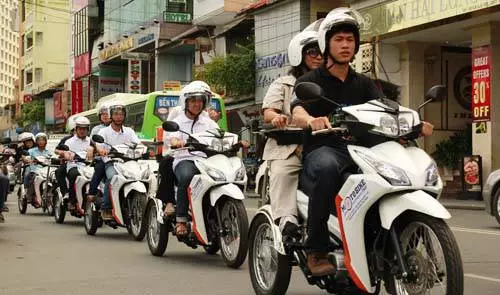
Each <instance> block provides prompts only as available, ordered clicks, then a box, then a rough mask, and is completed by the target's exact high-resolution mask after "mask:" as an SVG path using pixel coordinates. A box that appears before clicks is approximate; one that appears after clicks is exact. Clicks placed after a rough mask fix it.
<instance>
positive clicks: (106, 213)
mask: <svg viewBox="0 0 500 295" xmlns="http://www.w3.org/2000/svg"><path fill="white" fill-rule="evenodd" d="M109 117H110V118H111V124H110V125H109V126H108V127H105V128H103V129H101V130H100V131H99V135H100V136H102V137H103V138H104V142H105V143H106V144H107V145H110V146H115V145H119V144H134V143H135V144H137V143H139V138H138V137H137V135H136V134H135V132H134V130H133V129H132V128H130V127H125V126H123V123H124V122H125V118H126V117H127V110H126V108H125V105H123V104H122V103H121V102H114V103H112V104H110V106H109ZM96 149H97V153H98V154H99V155H100V156H101V157H105V156H107V155H108V152H109V150H108V149H107V148H106V145H100V144H97V146H96ZM104 162H105V165H104V167H94V169H95V170H96V172H95V173H96V174H97V173H103V170H104V171H105V175H106V183H105V186H104V196H103V202H102V205H101V209H102V218H103V219H104V220H112V219H113V215H112V205H111V201H110V196H109V186H110V183H111V179H112V178H113V176H114V175H116V174H117V172H116V170H115V168H114V167H113V162H112V161H106V160H104ZM98 170H99V171H98ZM94 196H95V195H92V194H89V196H88V198H89V199H92V198H93V197H94Z"/></svg>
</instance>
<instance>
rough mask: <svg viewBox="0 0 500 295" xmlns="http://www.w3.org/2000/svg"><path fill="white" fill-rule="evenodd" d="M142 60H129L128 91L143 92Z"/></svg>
mask: <svg viewBox="0 0 500 295" xmlns="http://www.w3.org/2000/svg"><path fill="white" fill-rule="evenodd" d="M141 75H142V73H141V60H137V59H129V60H128V92H129V93H138V94H140V93H141Z"/></svg>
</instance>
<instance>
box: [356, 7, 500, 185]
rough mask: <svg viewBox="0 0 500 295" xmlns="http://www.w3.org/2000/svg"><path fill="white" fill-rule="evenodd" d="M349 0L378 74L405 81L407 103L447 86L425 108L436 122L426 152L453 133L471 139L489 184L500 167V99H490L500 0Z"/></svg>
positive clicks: (499, 83)
mask: <svg viewBox="0 0 500 295" xmlns="http://www.w3.org/2000/svg"><path fill="white" fill-rule="evenodd" d="M351 2H352V3H351V7H353V8H355V9H357V10H358V11H359V12H360V13H361V15H362V16H363V19H364V24H363V29H362V39H364V40H365V41H368V42H370V43H371V44H372V45H373V52H374V54H376V55H375V56H374V58H373V60H376V61H377V62H376V63H375V67H374V69H373V70H374V72H375V73H376V74H377V75H378V76H379V77H381V78H385V77H387V78H388V79H389V80H391V82H394V83H396V84H399V85H400V86H401V90H402V91H401V103H402V104H403V105H405V106H409V107H411V108H414V109H417V108H418V106H419V105H420V104H421V103H422V102H423V101H424V96H425V92H426V91H427V89H429V88H430V87H431V86H433V85H436V84H442V85H445V86H446V87H447V90H448V96H447V99H446V100H444V101H442V102H436V103H431V104H430V105H428V106H427V107H425V109H424V110H423V118H424V119H425V120H426V121H429V122H431V123H432V124H433V125H434V126H435V132H434V135H433V136H431V137H429V138H426V139H425V141H424V142H423V144H424V147H425V149H426V150H427V152H429V153H432V152H434V151H435V150H436V148H437V147H438V146H437V145H438V144H439V143H440V142H442V141H443V140H447V139H449V138H450V137H451V136H453V135H454V134H457V133H460V132H462V133H466V135H468V136H472V142H470V143H469V145H472V147H471V150H472V154H473V155H479V156H481V157H482V178H483V182H484V181H485V180H486V177H487V176H488V174H489V172H490V171H492V170H494V169H499V168H500V155H499V154H498V153H495V151H496V150H498V148H499V147H500V138H499V137H498V136H496V135H497V134H499V131H500V112H498V111H499V110H500V105H499V103H500V102H499V101H498V100H495V99H493V98H494V97H495V95H497V94H499V93H500V79H498V77H497V76H496V75H495V71H494V69H495V68H498V67H500V58H498V57H497V56H500V42H499V40H500V39H499V38H500V35H499V34H498V33H497V31H496V30H497V29H498V27H499V22H500V1H487V0H477V1H427V0H421V1H409V0H393V1H373V0H369V1H368V0H367V1H351ZM470 129H471V130H472V131H468V130H470ZM470 133H472V134H470ZM449 152H450V153H451V152H452V151H449ZM457 164H458V166H461V163H457ZM452 178H453V177H452ZM477 189H478V190H479V189H480V187H479V186H477Z"/></svg>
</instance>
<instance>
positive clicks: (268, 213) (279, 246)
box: [250, 205, 286, 255]
mask: <svg viewBox="0 0 500 295" xmlns="http://www.w3.org/2000/svg"><path fill="white" fill-rule="evenodd" d="M259 215H263V216H265V217H266V218H267V219H268V221H269V224H271V229H272V231H273V241H274V249H276V251H278V253H280V254H281V255H286V253H285V248H284V247H283V237H282V236H281V231H280V228H279V227H278V226H277V225H276V224H275V223H274V218H273V214H272V210H271V205H264V206H262V207H260V208H259V210H258V211H257V213H256V214H255V217H254V218H253V220H252V223H251V224H250V228H252V226H253V222H254V220H255V219H256V218H257V217H258V216H259Z"/></svg>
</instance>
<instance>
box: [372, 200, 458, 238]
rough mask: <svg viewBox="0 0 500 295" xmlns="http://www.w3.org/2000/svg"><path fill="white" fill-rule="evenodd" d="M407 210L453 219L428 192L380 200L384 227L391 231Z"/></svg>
mask: <svg viewBox="0 0 500 295" xmlns="http://www.w3.org/2000/svg"><path fill="white" fill-rule="evenodd" d="M407 210H412V211H416V212H420V213H423V214H426V215H430V216H432V217H436V218H441V219H449V218H450V217H451V214H450V212H448V210H446V208H444V206H443V205H441V203H439V201H437V200H436V199H434V198H433V197H432V196H431V195H429V194H427V193H426V192H424V191H421V190H418V191H414V192H411V193H401V194H395V195H390V196H387V197H384V198H383V199H382V200H380V205H379V212H380V221H381V222H382V227H383V228H385V229H387V230H389V229H390V228H391V225H392V222H393V221H394V220H395V219H396V218H397V217H398V216H399V215H401V213H403V212H405V211H407Z"/></svg>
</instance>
